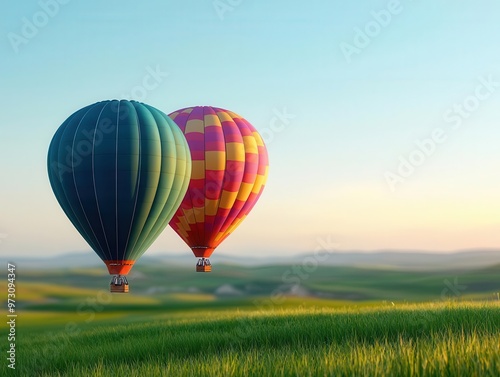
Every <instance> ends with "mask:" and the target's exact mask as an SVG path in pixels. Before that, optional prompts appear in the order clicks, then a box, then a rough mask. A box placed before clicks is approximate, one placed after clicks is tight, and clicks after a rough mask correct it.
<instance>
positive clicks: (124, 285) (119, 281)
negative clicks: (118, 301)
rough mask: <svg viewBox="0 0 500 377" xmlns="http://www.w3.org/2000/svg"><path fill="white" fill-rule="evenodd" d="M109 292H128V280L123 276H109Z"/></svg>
mask: <svg viewBox="0 0 500 377" xmlns="http://www.w3.org/2000/svg"><path fill="white" fill-rule="evenodd" d="M109 291H110V292H111V293H128V281H127V278H126V277H125V276H121V275H117V276H113V277H112V278H111V282H110V283H109Z"/></svg>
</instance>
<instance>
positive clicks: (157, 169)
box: [47, 100, 191, 292]
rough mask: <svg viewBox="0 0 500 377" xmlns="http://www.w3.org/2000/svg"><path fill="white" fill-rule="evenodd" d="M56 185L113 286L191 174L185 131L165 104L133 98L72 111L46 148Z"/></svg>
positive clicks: (115, 288) (121, 283)
mask: <svg viewBox="0 0 500 377" xmlns="http://www.w3.org/2000/svg"><path fill="white" fill-rule="evenodd" d="M47 163H48V173H49V179H50V184H51V186H52V190H53V191H54V194H55V196H56V198H57V200H58V202H59V204H60V205H61V207H62V209H63V211H64V212H65V213H66V215H67V216H68V218H69V219H70V221H71V222H72V223H73V225H74V226H75V227H76V229H77V230H78V231H79V232H80V234H81V235H82V237H83V238H84V239H85V240H86V241H87V243H88V244H89V245H90V246H91V247H92V249H94V251H95V252H96V253H97V255H98V256H99V257H100V258H101V259H102V260H103V261H104V263H106V265H107V267H108V270H109V273H110V274H111V275H114V276H113V278H112V280H111V291H112V292H128V282H127V279H126V277H125V276H126V275H127V273H128V272H129V271H130V269H131V268H132V266H133V264H134V262H135V260H137V259H138V258H139V257H140V256H141V255H142V254H143V253H144V252H145V251H146V250H147V249H148V247H149V246H150V245H151V244H152V243H153V241H154V240H155V239H156V238H157V237H158V235H159V234H160V233H161V232H162V231H163V229H164V228H165V227H166V226H167V225H168V223H169V221H170V220H171V218H172V216H173V215H174V213H175V211H176V210H177V208H178V207H179V205H180V203H181V201H182V199H183V197H184V195H185V193H186V190H187V187H188V184H189V180H190V177H191V157H190V152H189V147H188V144H187V142H186V139H185V137H184V135H183V133H182V132H181V130H180V129H179V127H177V125H176V124H175V123H174V121H173V120H171V119H170V118H169V117H168V116H167V115H165V114H164V113H163V112H161V111H159V110H157V109H155V108H154V107H152V106H149V105H146V104H144V103H140V102H135V101H117V100H114V101H102V102H98V103H95V104H93V105H90V106H87V107H84V108H83V109H81V110H78V111H77V112H75V113H74V114H73V115H71V116H70V117H69V118H68V119H66V121H65V122H64V123H63V124H62V125H61V126H60V127H59V129H58V130H57V131H56V133H55V135H54V137H53V139H52V142H51V144H50V147H49V152H48V161H47Z"/></svg>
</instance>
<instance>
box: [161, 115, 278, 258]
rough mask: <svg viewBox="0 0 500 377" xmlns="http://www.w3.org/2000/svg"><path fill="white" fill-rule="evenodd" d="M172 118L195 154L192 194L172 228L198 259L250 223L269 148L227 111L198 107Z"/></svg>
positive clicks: (256, 134) (261, 184) (190, 193)
mask: <svg viewBox="0 0 500 377" xmlns="http://www.w3.org/2000/svg"><path fill="white" fill-rule="evenodd" d="M169 116H170V117H171V118H172V119H173V120H174V121H175V123H177V125H178V126H179V127H180V129H181V130H182V132H183V133H184V135H185V136H186V140H187V142H188V145H189V148H190V150H191V158H192V173H191V181H190V183H189V188H188V191H187V193H186V196H185V197H184V200H183V201H182V203H181V206H180V207H179V209H178V210H177V212H176V213H175V215H174V217H173V218H172V220H171V221H170V226H171V227H172V228H173V229H174V230H175V231H176V232H177V234H179V235H180V236H181V237H182V239H183V240H184V241H185V242H186V244H188V246H189V247H191V249H192V250H193V252H194V254H195V255H196V256H197V257H205V258H208V257H209V256H210V255H211V254H212V252H213V250H214V249H215V248H216V247H217V246H218V245H219V244H220V243H221V242H222V241H224V239H225V238H226V237H227V236H229V234H231V233H232V232H233V231H234V229H236V228H237V227H238V225H239V224H240V223H241V222H242V221H243V220H244V219H245V217H246V216H247V215H248V213H249V212H250V211H251V209H252V208H253V206H254V205H255V203H256V202H257V200H258V199H259V197H260V195H261V194H262V191H263V189H264V185H265V183H266V179H267V174H268V169H269V163H268V156H267V150H266V146H265V145H264V142H263V141H262V138H261V136H260V135H259V133H258V132H257V131H256V129H255V128H254V127H253V126H252V125H251V124H250V123H249V122H248V121H247V120H245V119H244V118H242V117H241V116H240V115H238V114H236V113H233V112H231V111H228V110H224V109H220V108H216V107H210V106H197V107H189V108H185V109H181V110H177V111H175V112H173V113H171V114H169Z"/></svg>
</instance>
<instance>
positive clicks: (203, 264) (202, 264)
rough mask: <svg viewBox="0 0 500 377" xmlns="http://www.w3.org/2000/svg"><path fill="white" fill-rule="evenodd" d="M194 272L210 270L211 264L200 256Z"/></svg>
mask: <svg viewBox="0 0 500 377" xmlns="http://www.w3.org/2000/svg"><path fill="white" fill-rule="evenodd" d="M196 272H212V264H211V263H210V261H209V260H208V259H206V258H201V259H200V260H198V263H197V264H196Z"/></svg>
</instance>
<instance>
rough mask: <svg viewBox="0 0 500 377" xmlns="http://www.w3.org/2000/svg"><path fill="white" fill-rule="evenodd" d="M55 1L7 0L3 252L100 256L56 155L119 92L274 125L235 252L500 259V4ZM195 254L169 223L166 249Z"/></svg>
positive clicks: (0, 53) (0, 131)
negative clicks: (55, 147) (94, 107)
mask: <svg viewBox="0 0 500 377" xmlns="http://www.w3.org/2000/svg"><path fill="white" fill-rule="evenodd" d="M54 1H55V0H41V1H39V2H37V1H32V0H28V1H19V2H8V3H7V2H6V1H4V2H3V7H2V9H3V11H2V14H1V15H0V19H1V21H2V22H1V23H0V30H1V32H0V35H1V38H0V74H1V81H0V88H1V91H0V103H1V104H2V111H1V112H0V146H1V148H0V167H1V170H0V171H1V173H2V174H1V185H0V213H1V217H0V242H1V243H0V251H1V252H2V253H7V254H10V255H31V256H42V255H55V254H59V253H63V252H68V251H79V250H88V249H89V247H88V246H87V245H86V243H85V242H84V241H83V239H82V238H81V237H80V235H79V234H78V233H77V231H76V230H75V229H73V227H72V225H71V224H70V222H69V221H68V220H67V218H66V217H65V215H64V214H63V212H62V210H61V209H60V208H59V205H58V204H57V202H56V200H55V198H54V196H53V194H52V191H51V188H50V185H49V182H48V178H47V172H46V155H47V149H48V145H49V143H50V140H51V138H52V136H53V134H54V133H55V131H56V129H57V128H58V127H59V125H60V124H61V123H62V122H63V121H64V120H65V119H66V118H67V117H68V116H69V115H71V114H72V113H73V112H74V111H76V110H78V109H79V108H81V107H84V106H86V105H88V104H91V103H93V102H97V101H100V100H104V99H112V98H126V99H136V100H141V101H143V102H146V103H148V104H151V105H153V106H155V107H157V108H159V109H161V110H162V111H164V112H166V113H169V112H171V111H173V110H176V109H178V108H181V107H187V106H193V105H213V106H219V107H223V108H227V109H230V110H232V111H235V112H237V113H239V114H241V115H242V116H244V117H245V118H246V119H247V120H249V121H250V122H251V123H252V124H253V125H254V126H255V127H256V128H257V129H258V130H259V131H261V133H262V134H263V136H264V138H265V140H266V141H267V147H268V151H269V157H270V167H271V169H270V175H269V180H268V183H267V187H266V189H265V191H264V194H263V196H262V197H261V200H260V201H259V203H258V204H257V205H256V207H255V208H254V210H253V211H252V213H251V214H250V216H249V217H248V218H247V219H246V220H245V222H244V223H243V224H242V225H241V226H240V227H239V228H238V229H237V230H236V231H235V233H233V234H232V235H231V236H230V237H229V238H228V239H227V241H226V242H225V243H224V244H223V245H222V246H221V247H220V248H219V252H220V253H227V254H229V253H234V254H237V255H245V253H253V254H256V255H259V256H264V255H269V254H270V253H272V254H276V255H285V254H287V253H297V252H301V251H307V250H313V249H314V248H316V247H318V246H319V245H320V241H319V240H321V239H323V240H325V239H328V240H330V241H332V242H335V243H337V244H338V246H339V248H340V249H342V250H352V249H362V250H375V249H386V248H389V249H423V250H442V251H448V250H455V249H464V248H472V247H500V238H499V234H500V232H499V231H500V200H499V198H500V148H499V147H498V145H499V142H500V127H499V121H500V106H499V103H500V49H499V48H498V35H500V23H499V22H498V14H500V3H499V2H498V1H494V0H483V1H481V2H480V5H479V4H478V3H474V2H471V1H456V0H453V1H452V0H447V1H440V2H435V1H431V0H418V1H417V0H413V1H410V0H401V1H399V2H398V1H394V0H391V1H367V0H364V1H361V0H359V1H350V2H349V1H326V0H324V1H319V0H318V1H312V2H290V1H283V0H279V1H264V0H242V1H238V0H216V1H212V0H205V1H201V0H196V1H195V0H189V1H182V2H180V1H178V2H173V1H143V2H137V1H129V0H120V1H118V0H107V1H97V0H87V1H77V0H65V1H62V0H61V2H65V4H59V3H56V4H59V5H58V6H57V7H58V8H59V9H56V8H55V7H54ZM45 3H46V4H49V5H50V4H52V5H51V6H50V7H49V8H47V6H45V5H43V4H45ZM231 4H233V5H231ZM216 6H218V7H219V13H218V11H217V10H216ZM224 7H225V8H224ZM43 8H46V9H48V10H47V11H49V12H50V13H51V15H46V13H44V12H47V11H44V10H43ZM388 12H389V13H388ZM391 12H392V13H391ZM44 14H45V15H44ZM388 15H390V16H388ZM377 19H378V21H377ZM26 22H31V23H34V24H35V28H36V30H33V27H31V28H30V26H29V25H28V26H27V23H26ZM382 24H383V25H382ZM37 25H38V26H37ZM363 31H366V32H367V33H369V34H370V35H368V36H364V37H363V36H360V33H361V32H363ZM23 33H24V34H23ZM22 38H24V39H22ZM346 51H348V52H347V53H346ZM349 51H350V52H349ZM353 51H355V52H353ZM151 70H152V71H157V72H159V73H157V74H156V76H157V77H156V80H153V81H151V80H150V79H148V80H149V81H148V83H150V84H151V85H150V86H155V87H154V88H152V89H150V90H143V89H141V88H140V87H141V86H142V83H143V80H144V79H145V78H146V76H147V75H148V74H150V73H149V72H150V71H151ZM485 83H486V84H485ZM153 84H154V85H153ZM277 114H281V118H280V117H279V116H277ZM283 114H287V116H286V117H283ZM283 120H284V121H283ZM458 126H459V127H458ZM273 128H274V129H273ZM436 135H440V137H435V139H436V140H438V141H439V142H438V141H433V142H432V143H434V146H432V145H431V144H429V142H427V144H426V145H427V147H428V148H429V151H430V152H431V153H430V154H429V155H423V152H419V150H418V147H417V145H416V142H417V141H418V140H420V141H422V140H424V139H429V138H431V137H432V136H436ZM401 159H403V160H406V161H407V160H409V159H411V160H412V161H413V162H414V163H415V164H417V165H419V166H416V167H413V171H411V170H412V168H411V167H409V165H408V164H410V162H401V161H402V160H401ZM398 170H400V171H398ZM401 174H404V175H405V177H402V176H401ZM398 176H399V178H397V177H398ZM388 177H391V178H390V179H391V180H392V182H393V184H392V186H391V184H389V183H388ZM395 177H396V178H395ZM394 179H396V181H395V180H394ZM394 182H396V183H394ZM184 251H185V252H189V250H188V248H187V246H185V245H184V244H183V242H182V241H181V240H180V239H179V238H178V237H177V235H176V234H175V233H174V232H173V231H172V230H171V229H170V228H167V229H166V230H165V232H164V233H163V234H162V235H161V236H160V237H159V239H158V240H157V242H156V243H155V244H154V245H153V246H152V247H151V249H150V251H149V252H150V253H152V254H154V253H159V252H169V253H179V252H184Z"/></svg>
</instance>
